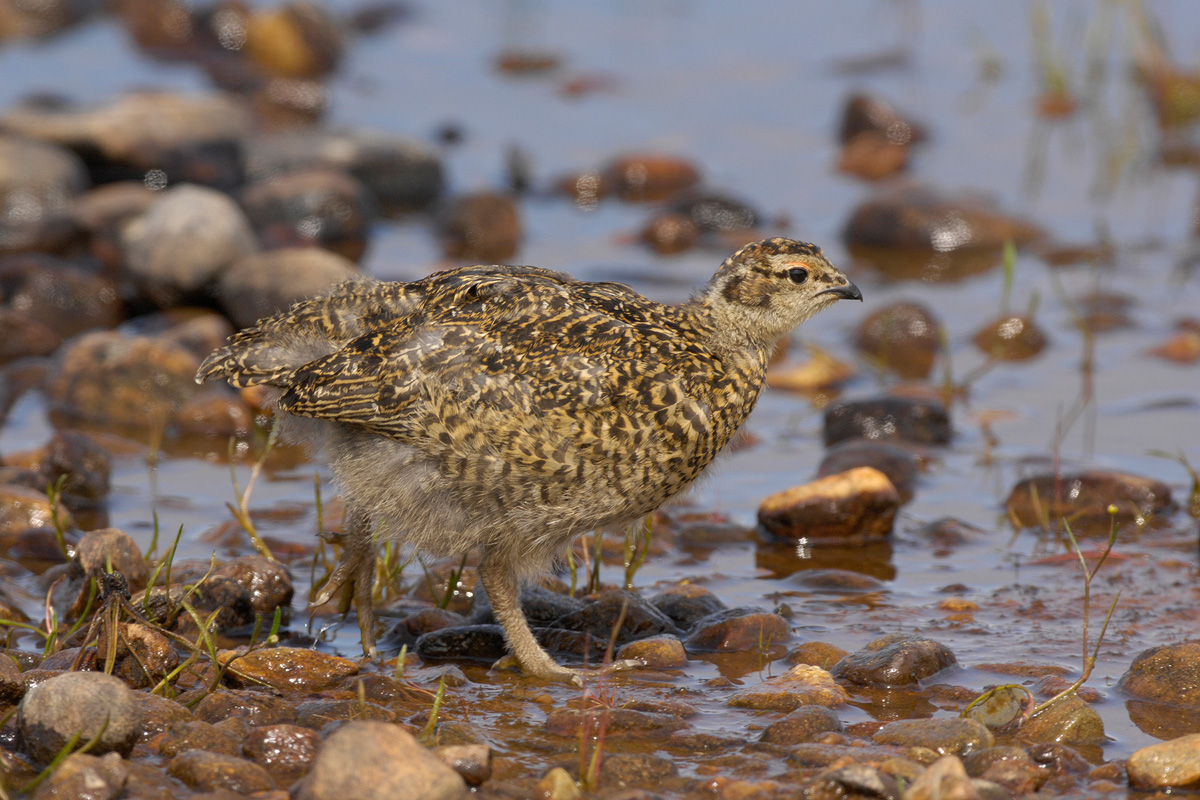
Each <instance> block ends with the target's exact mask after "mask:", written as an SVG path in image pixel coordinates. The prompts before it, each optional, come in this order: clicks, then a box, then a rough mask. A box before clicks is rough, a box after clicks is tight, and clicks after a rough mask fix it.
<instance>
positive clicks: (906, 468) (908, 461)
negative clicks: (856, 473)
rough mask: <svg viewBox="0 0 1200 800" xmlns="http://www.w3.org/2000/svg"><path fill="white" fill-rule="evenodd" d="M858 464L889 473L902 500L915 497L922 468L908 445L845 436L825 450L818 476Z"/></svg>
mask: <svg viewBox="0 0 1200 800" xmlns="http://www.w3.org/2000/svg"><path fill="white" fill-rule="evenodd" d="M855 467H873V468H875V469H877V470H879V471H880V472H882V473H883V474H884V475H886V476H887V478H888V480H889V481H891V484H892V486H894V487H895V488H896V493H897V494H898V495H899V497H900V502H901V503H907V502H908V501H910V500H912V497H913V492H914V490H915V489H916V485H917V478H918V477H919V475H920V472H921V467H920V462H919V460H918V458H917V456H916V455H915V454H914V453H913V452H912V451H910V450H908V449H907V448H904V447H901V446H900V445H897V444H893V443H891V442H881V441H878V440H876V441H872V440H870V439H845V440H843V441H840V442H838V443H837V444H835V445H833V446H832V447H830V448H829V450H828V451H827V452H826V453H825V458H824V459H822V461H821V465H820V466H819V467H818V468H817V477H819V478H824V477H827V476H829V475H836V474H838V473H839V472H848V471H849V470H851V469H854V468H855Z"/></svg>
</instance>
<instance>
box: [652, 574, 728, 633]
mask: <svg viewBox="0 0 1200 800" xmlns="http://www.w3.org/2000/svg"><path fill="white" fill-rule="evenodd" d="M650 603H651V605H653V606H654V607H655V608H657V609H658V610H659V611H661V612H663V613H664V614H666V615H667V616H668V617H670V618H671V621H672V622H674V623H675V624H676V625H678V626H679V628H680V630H685V631H686V630H691V629H692V627H694V626H695V624H696V623H697V622H699V621H700V620H702V619H704V618H705V617H707V616H709V615H710V614H715V613H717V612H718V611H724V610H726V609H727V608H728V606H726V605H725V603H723V602H722V601H721V598H719V597H717V596H716V595H715V594H713V593H712V592H710V591H709V590H708V589H705V588H704V587H703V586H700V585H699V584H696V583H678V584H675V585H674V586H670V587H668V588H667V589H664V590H663V591H661V592H659V593H658V594H656V595H654V596H653V597H651V598H650Z"/></svg>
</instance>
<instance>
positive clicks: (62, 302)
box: [0, 253, 123, 342]
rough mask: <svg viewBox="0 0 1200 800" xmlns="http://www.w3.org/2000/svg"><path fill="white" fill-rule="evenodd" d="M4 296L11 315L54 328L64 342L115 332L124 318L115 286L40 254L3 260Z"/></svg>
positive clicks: (0, 282)
mask: <svg viewBox="0 0 1200 800" xmlns="http://www.w3.org/2000/svg"><path fill="white" fill-rule="evenodd" d="M0 297H2V298H3V300H4V307H5V308H6V309H7V310H9V311H11V312H16V313H18V314H19V315H20V316H21V317H23V318H25V319H27V320H29V321H30V322H35V323H39V324H41V325H45V326H47V327H49V328H50V329H51V330H52V331H53V333H54V334H55V336H57V337H58V341H60V342H61V341H62V340H64V339H67V338H69V337H71V336H74V335H76V334H78V333H82V332H84V331H86V330H91V329H92V328H111V327H113V326H114V325H116V324H117V323H118V322H120V321H121V317H122V314H123V309H122V306H121V298H120V297H119V296H118V293H117V287H116V285H115V284H113V282H112V281H110V280H108V279H107V278H103V277H101V276H99V275H95V274H92V273H91V272H89V271H88V270H85V269H82V268H80V267H77V266H75V265H74V264H73V263H72V262H70V261H64V260H61V259H57V258H53V257H51V256H47V255H44V254H41V253H28V254H25V255H20V256H9V257H7V258H4V259H0Z"/></svg>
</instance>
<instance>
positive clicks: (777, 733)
mask: <svg viewBox="0 0 1200 800" xmlns="http://www.w3.org/2000/svg"><path fill="white" fill-rule="evenodd" d="M842 730H843V726H842V721H841V720H840V719H838V715H837V713H836V712H835V711H833V710H831V709H829V708H826V707H825V706H822V705H803V706H800V707H799V708H797V709H795V710H794V711H792V712H791V713H789V714H788V715H787V716H786V717H784V718H783V719H778V720H776V721H775V722H772V723H771V724H770V725H768V726H767V727H766V729H765V730H764V731H763V732H762V736H760V737H759V741H762V742H767V743H768V744H781V745H793V744H800V743H801V742H808V741H812V739H814V738H815V737H817V736H820V735H823V734H826V733H829V732H841V731H842Z"/></svg>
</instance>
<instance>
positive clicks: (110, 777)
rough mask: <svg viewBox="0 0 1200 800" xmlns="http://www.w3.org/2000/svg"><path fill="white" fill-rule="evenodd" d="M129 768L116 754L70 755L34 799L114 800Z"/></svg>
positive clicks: (122, 787) (126, 776)
mask: <svg viewBox="0 0 1200 800" xmlns="http://www.w3.org/2000/svg"><path fill="white" fill-rule="evenodd" d="M128 778H129V767H128V766H127V765H126V763H125V762H124V761H123V760H122V759H121V756H120V754H118V753H109V754H108V755H105V756H99V757H97V756H93V755H89V754H87V753H72V754H71V755H69V756H67V757H66V759H65V760H63V762H62V763H61V764H59V766H58V768H57V769H55V770H54V772H53V773H51V775H50V777H49V779H48V780H47V781H46V783H45V784H44V785H43V786H42V787H41V788H39V789H38V791H37V793H36V794H34V795H33V797H34V799H35V800H115V798H117V797H119V796H120V795H121V792H122V790H123V789H124V788H125V782H126V781H127V780H128Z"/></svg>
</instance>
